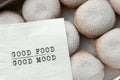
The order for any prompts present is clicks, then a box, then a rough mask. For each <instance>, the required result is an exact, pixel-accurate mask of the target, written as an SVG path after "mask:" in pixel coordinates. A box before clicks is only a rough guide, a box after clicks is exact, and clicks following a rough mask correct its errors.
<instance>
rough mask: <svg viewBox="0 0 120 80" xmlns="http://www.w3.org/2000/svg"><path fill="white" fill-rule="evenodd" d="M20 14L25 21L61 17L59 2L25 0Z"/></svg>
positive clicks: (54, 0)
mask: <svg viewBox="0 0 120 80" xmlns="http://www.w3.org/2000/svg"><path fill="white" fill-rule="evenodd" d="M22 14H23V17H24V18H25V20H26V21H37V20H44V19H53V18H58V17H60V15H61V5H60V2H59V0H26V1H25V2H24V4H23V8H22Z"/></svg>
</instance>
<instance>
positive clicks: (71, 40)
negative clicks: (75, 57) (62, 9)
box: [65, 21, 80, 55]
mask: <svg viewBox="0 0 120 80" xmlns="http://www.w3.org/2000/svg"><path fill="white" fill-rule="evenodd" d="M65 24H66V33H67V39H68V48H69V53H70V55H72V54H73V53H74V52H76V51H77V50H78V48H79V44H80V37H79V33H78V31H77V29H76V28H75V26H74V25H73V24H72V23H70V22H68V21H65Z"/></svg>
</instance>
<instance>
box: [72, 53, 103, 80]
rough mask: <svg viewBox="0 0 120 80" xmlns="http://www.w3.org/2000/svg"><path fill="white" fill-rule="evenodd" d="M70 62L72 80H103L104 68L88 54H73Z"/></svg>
mask: <svg viewBox="0 0 120 80" xmlns="http://www.w3.org/2000/svg"><path fill="white" fill-rule="evenodd" d="M71 61H72V71H73V79H74V80H103V78H104V66H103V65H102V63H101V62H100V61H99V60H98V59H97V58H95V57H94V56H92V55H91V54H89V53H88V52H85V51H80V52H77V53H75V54H74V55H73V56H72V57H71Z"/></svg>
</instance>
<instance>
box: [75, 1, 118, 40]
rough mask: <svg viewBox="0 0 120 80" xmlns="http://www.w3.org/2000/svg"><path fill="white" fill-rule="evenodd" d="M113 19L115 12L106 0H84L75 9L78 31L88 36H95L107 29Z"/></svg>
mask: <svg viewBox="0 0 120 80" xmlns="http://www.w3.org/2000/svg"><path fill="white" fill-rule="evenodd" d="M106 13H107V14H106ZM115 21H116V17H115V13H114V11H113V9H112V8H111V6H110V4H109V3H108V1H107V0H89V1H87V2H85V3H84V4H83V5H81V6H80V7H79V8H78V9H77V11H76V13H75V17H74V23H75V25H76V27H77V28H78V30H79V32H80V33H82V34H83V35H85V36H86V37H88V38H97V37H99V36H100V35H102V34H104V33H105V32H107V31H109V30H110V29H111V28H113V27H114V24H115Z"/></svg>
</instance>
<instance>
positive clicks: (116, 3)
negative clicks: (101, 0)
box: [109, 0, 120, 15]
mask: <svg viewBox="0 0 120 80" xmlns="http://www.w3.org/2000/svg"><path fill="white" fill-rule="evenodd" d="M109 2H110V4H111V6H112V7H113V9H114V10H115V11H116V12H117V14H119V15H120V0H109Z"/></svg>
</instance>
